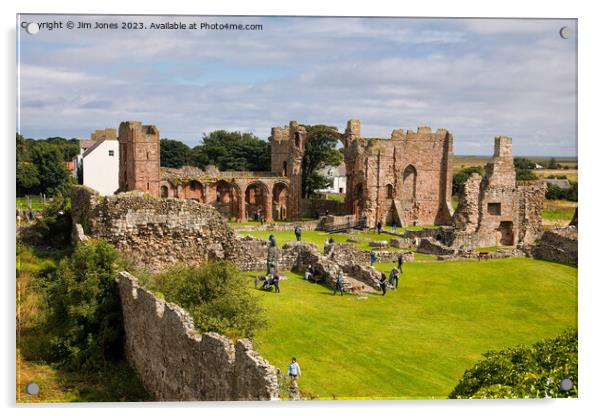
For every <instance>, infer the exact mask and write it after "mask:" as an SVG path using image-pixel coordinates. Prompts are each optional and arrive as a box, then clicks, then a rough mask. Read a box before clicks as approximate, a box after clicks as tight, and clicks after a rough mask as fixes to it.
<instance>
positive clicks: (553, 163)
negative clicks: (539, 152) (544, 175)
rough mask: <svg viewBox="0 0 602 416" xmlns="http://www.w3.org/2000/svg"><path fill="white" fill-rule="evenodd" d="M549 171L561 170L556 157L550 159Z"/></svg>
mask: <svg viewBox="0 0 602 416" xmlns="http://www.w3.org/2000/svg"><path fill="white" fill-rule="evenodd" d="M547 167H548V169H560V163H558V162H557V161H556V158H555V157H552V158H550V161H549V162H548V166H547Z"/></svg>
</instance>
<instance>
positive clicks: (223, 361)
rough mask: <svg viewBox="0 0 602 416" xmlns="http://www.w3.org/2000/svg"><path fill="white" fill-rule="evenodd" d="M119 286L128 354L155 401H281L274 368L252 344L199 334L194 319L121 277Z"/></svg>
mask: <svg viewBox="0 0 602 416" xmlns="http://www.w3.org/2000/svg"><path fill="white" fill-rule="evenodd" d="M118 286H119V293H120V298H121V305H122V310H123V321H124V328H125V336H126V340H125V351H126V356H127V358H128V361H129V362H130V364H131V365H132V367H133V368H134V369H135V370H136V372H137V373H138V375H139V376H140V379H141V380H142V383H143V384H144V386H145V387H146V389H147V391H148V392H149V393H151V394H152V396H153V397H154V398H155V399H156V400H160V401H172V400H173V401H185V400H195V401H200V400H270V399H274V398H277V397H278V380H277V372H276V368H274V367H273V366H272V365H270V363H268V362H267V361H266V360H265V359H263V358H262V357H261V356H260V355H259V354H258V353H257V352H255V351H254V350H253V348H252V345H251V343H250V341H248V340H238V341H237V342H236V343H234V342H233V341H232V340H231V339H230V338H228V337H226V336H223V335H220V334H217V333H213V332H209V333H203V334H198V333H197V332H196V331H195V328H194V323H193V320H192V318H191V317H190V315H189V314H188V313H187V312H186V311H184V310H183V309H182V308H180V307H179V306H177V305H174V304H172V303H168V302H165V301H164V300H162V299H159V298H157V297H156V296H155V295H153V294H152V293H151V292H149V291H148V290H146V289H144V288H142V287H140V285H139V284H138V281H137V280H136V278H135V277H133V276H132V275H130V274H128V273H126V272H121V273H119V276H118Z"/></svg>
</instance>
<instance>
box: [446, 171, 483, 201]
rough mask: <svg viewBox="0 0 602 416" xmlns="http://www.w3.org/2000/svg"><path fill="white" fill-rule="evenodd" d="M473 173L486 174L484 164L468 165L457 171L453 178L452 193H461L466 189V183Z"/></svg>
mask: <svg viewBox="0 0 602 416" xmlns="http://www.w3.org/2000/svg"><path fill="white" fill-rule="evenodd" d="M473 173H478V174H479V175H481V176H483V175H484V174H485V169H483V166H468V167H466V168H462V169H460V170H459V171H457V172H455V173H454V176H453V178H452V194H454V195H460V194H461V193H462V191H463V190H464V183H465V182H466V181H467V180H468V178H469V177H470V175H472V174H473Z"/></svg>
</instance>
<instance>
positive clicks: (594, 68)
mask: <svg viewBox="0 0 602 416" xmlns="http://www.w3.org/2000/svg"><path fill="white" fill-rule="evenodd" d="M584 3H585V2H584ZM0 4H1V5H0V8H1V11H2V14H1V19H2V34H3V37H2V38H3V42H2V49H3V51H2V52H3V53H2V58H3V59H2V62H3V63H4V64H3V65H2V83H3V88H2V91H3V92H4V94H3V100H2V101H1V107H2V110H1V111H0V114H1V117H2V124H1V125H2V126H3V131H4V137H3V141H2V146H3V147H2V152H1V153H2V155H3V157H4V161H3V162H4V163H3V164H2V165H3V168H2V169H1V172H2V177H3V185H4V189H5V190H8V191H5V195H6V198H3V199H4V203H3V204H2V209H3V211H2V216H1V218H2V228H1V229H2V230H4V233H3V239H2V243H3V250H1V252H2V260H3V261H2V265H3V266H4V270H5V273H4V275H3V279H2V281H3V284H4V287H3V289H4V290H3V291H2V295H3V297H4V299H3V302H2V310H3V312H4V313H3V319H2V327H3V335H4V336H3V337H2V338H3V340H4V341H3V342H1V343H0V344H1V349H2V366H1V367H0V368H2V369H3V370H4V371H2V375H1V377H0V380H1V381H0V383H1V384H0V386H1V388H0V392H1V394H2V398H3V404H4V406H6V407H8V408H9V409H8V413H9V414H12V413H13V412H19V413H25V414H30V413H40V412H41V413H44V414H60V415H63V414H82V413H85V414H92V415H95V414H98V415H106V414H107V410H108V407H115V406H118V407H117V408H116V409H113V410H111V413H114V412H117V413H118V414H121V413H125V412H128V413H130V412H132V411H142V412H144V413H145V414H148V415H164V414H165V413H166V412H169V413H170V414H171V413H177V414H199V413H204V412H210V413H211V414H215V413H224V412H227V413H239V414H240V413H242V412H244V413H245V414H261V415H266V414H286V415H297V414H306V413H308V412H314V411H319V410H326V411H342V412H345V413H346V414H363V413H366V412H369V411H370V410H371V409H372V408H376V409H378V410H377V411H378V413H379V414H385V413H386V414H388V413H391V414H393V413H395V414H399V413H401V412H404V413H405V412H408V413H415V412H417V411H418V412H421V413H422V412H427V413H433V414H434V413H445V414H446V415H447V414H451V415H459V414H461V415H467V414H482V413H484V412H486V413H488V414H489V415H498V414H500V415H505V416H506V415H507V414H508V413H517V412H519V413H523V412H529V413H545V414H546V415H549V414H562V415H566V414H568V413H571V414H589V413H594V410H595V409H597V410H598V411H599V410H600V409H601V408H602V403H601V400H600V397H601V396H602V393H601V392H600V387H601V383H600V381H599V375H600V370H601V369H602V368H601V365H600V364H601V363H600V358H599V357H600V354H601V353H602V345H601V343H600V339H601V336H600V324H599V321H600V319H599V318H600V317H602V313H601V308H600V305H601V304H602V302H601V296H602V290H601V289H602V287H601V286H602V285H601V283H600V282H601V280H602V272H601V271H600V268H599V267H596V261H595V259H596V255H597V254H598V252H599V249H600V247H602V245H601V244H600V242H599V241H597V239H596V236H598V235H602V234H600V233H599V232H598V231H599V230H600V228H599V226H598V225H597V224H596V223H595V220H596V219H598V220H599V219H600V215H599V214H598V212H599V211H600V206H599V205H597V204H596V202H598V201H600V200H601V198H600V197H599V195H598V193H599V192H600V189H602V187H601V186H600V185H599V181H598V180H597V179H598V178H600V177H601V175H600V174H599V171H598V170H596V167H597V165H600V160H601V158H602V151H601V150H602V146H601V145H600V142H601V141H602V138H601V137H600V133H599V130H600V128H599V126H598V125H599V123H598V119H599V118H600V109H601V108H602V105H601V103H600V97H601V96H602V94H601V91H600V81H599V77H600V76H601V74H602V67H601V65H600V56H601V54H600V44H601V42H600V40H601V39H600V26H601V24H600V20H599V17H598V16H599V15H598V14H597V13H596V9H595V8H594V6H593V4H595V2H590V4H591V5H584V4H578V3H577V2H572V1H546V2H541V3H539V4H529V3H527V2H526V1H524V0H521V1H518V0H506V1H499V2H495V3H493V4H492V3H491V2H486V1H482V2H471V1H468V0H455V1H443V0H442V1H427V0H422V1H420V2H416V1H415V2H408V3H399V4H388V3H387V2H386V1H381V0H370V1H365V2H362V3H359V4H350V2H349V1H330V2H327V1H325V0H304V1H298V2H296V3H291V2H285V1H282V0H281V1H275V0H273V1H262V2H259V1H254V2H253V1H249V0H247V1H245V0H238V1H221V2H217V1H216V2H197V3H193V2H186V1H182V0H170V1H167V2H160V3H159V2H157V3H155V4H151V3H150V2H148V1H145V2H139V3H136V2H133V1H126V0H120V1H110V0H105V1H90V0H89V1H81V0H79V1H74V0H54V1H48V0H28V1H27V2H23V1H21V2H17V1H13V2H12V3H9V4H7V2H6V0H5V1H4V2H2V3H0ZM18 12H21V13H97V14H100V13H131V14H136V13H138V14H203V15H207V14H237V15H334V16H350V15H356V16H432V17H555V18H578V19H579V23H578V24H579V86H580V88H579V110H580V111H579V180H580V185H581V195H580V199H579V202H580V204H579V205H580V209H579V211H580V212H579V216H580V221H579V222H580V223H581V235H580V262H579V264H580V268H579V280H580V282H579V283H580V284H579V335H580V337H579V339H580V342H579V348H580V351H579V364H580V371H579V387H580V390H579V395H580V398H579V399H576V400H549V401H538V400H506V401H489V402H485V401H479V402H477V401H475V402H456V401H454V402H452V401H405V402H327V403H315V402H312V403H268V404H264V403H217V404H216V403H201V404H179V403H172V404H169V403H157V404H146V405H136V404H133V405H132V404H129V405H110V404H109V405H99V404H91V405H53V406H44V407H40V406H20V407H19V408H16V407H15V404H14V401H15V391H14V383H15V376H14V369H15V357H14V349H15V347H14V340H15V338H14V306H15V297H14V293H15V284H14V278H13V276H14V270H15V269H14V262H15V260H14V248H15V240H14V233H13V232H14V202H13V201H14V196H15V185H14V184H15V182H14V175H15V173H14V172H15V162H14V160H15V150H14V141H13V140H14V139H13V137H14V134H15V131H16V127H15V120H16V107H15V96H16V80H15V77H16V70H15V66H16V63H15V62H16V61H15V41H16V35H15V21H16V16H15V15H16V13H18ZM568 64H571V63H568ZM509 65H511V63H509ZM335 409H336V410H335Z"/></svg>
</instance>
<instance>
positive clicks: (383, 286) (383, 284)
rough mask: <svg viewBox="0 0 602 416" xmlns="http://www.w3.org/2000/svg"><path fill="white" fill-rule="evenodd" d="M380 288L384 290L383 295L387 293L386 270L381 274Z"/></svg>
mask: <svg viewBox="0 0 602 416" xmlns="http://www.w3.org/2000/svg"><path fill="white" fill-rule="evenodd" d="M380 289H381V290H382V291H383V296H385V295H386V294H387V275H386V274H385V273H384V272H381V274H380Z"/></svg>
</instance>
